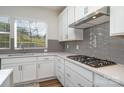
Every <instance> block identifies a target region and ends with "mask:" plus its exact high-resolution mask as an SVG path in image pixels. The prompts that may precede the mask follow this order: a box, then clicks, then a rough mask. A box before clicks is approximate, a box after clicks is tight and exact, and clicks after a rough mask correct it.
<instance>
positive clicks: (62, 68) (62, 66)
mask: <svg viewBox="0 0 124 93" xmlns="http://www.w3.org/2000/svg"><path fill="white" fill-rule="evenodd" d="M56 69H57V70H59V71H61V73H63V74H64V65H63V64H61V63H58V62H56Z"/></svg>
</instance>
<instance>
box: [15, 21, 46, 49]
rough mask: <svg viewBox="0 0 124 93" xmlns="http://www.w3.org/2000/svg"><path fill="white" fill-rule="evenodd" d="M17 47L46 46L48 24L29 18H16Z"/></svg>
mask: <svg viewBox="0 0 124 93" xmlns="http://www.w3.org/2000/svg"><path fill="white" fill-rule="evenodd" d="M15 28H16V33H15V37H16V39H15V42H16V43H15V47H16V48H45V47H46V45H47V40H46V33H47V25H46V24H45V23H41V22H35V21H29V20H16V23H15Z"/></svg>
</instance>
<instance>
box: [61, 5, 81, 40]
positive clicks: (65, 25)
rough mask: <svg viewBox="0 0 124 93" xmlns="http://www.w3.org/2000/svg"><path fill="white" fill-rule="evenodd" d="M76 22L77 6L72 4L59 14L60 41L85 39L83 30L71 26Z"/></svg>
mask: <svg viewBox="0 0 124 93" xmlns="http://www.w3.org/2000/svg"><path fill="white" fill-rule="evenodd" d="M74 22H75V7H73V6H70V7H67V8H65V10H64V11H63V12H62V13H61V14H60V15H59V41H72V40H83V31H82V30H78V31H77V30H76V29H74V28H70V27H69V25H70V24H72V23H74Z"/></svg>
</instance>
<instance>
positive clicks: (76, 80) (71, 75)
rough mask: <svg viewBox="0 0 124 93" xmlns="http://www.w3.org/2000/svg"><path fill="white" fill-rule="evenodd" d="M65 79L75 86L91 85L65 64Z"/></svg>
mask: <svg viewBox="0 0 124 93" xmlns="http://www.w3.org/2000/svg"><path fill="white" fill-rule="evenodd" d="M65 79H68V80H69V81H70V82H71V83H72V84H73V85H74V86H75V87H91V86H92V82H90V81H88V80H86V79H85V78H84V77H82V76H81V75H80V74H78V73H77V72H75V71H74V69H70V68H69V67H67V66H66V67H65ZM66 83H67V82H66ZM66 85H70V84H66Z"/></svg>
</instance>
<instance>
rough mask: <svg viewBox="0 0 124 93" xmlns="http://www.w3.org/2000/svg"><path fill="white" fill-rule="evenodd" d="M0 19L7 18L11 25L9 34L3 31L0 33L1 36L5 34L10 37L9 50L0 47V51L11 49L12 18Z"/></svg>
mask: <svg viewBox="0 0 124 93" xmlns="http://www.w3.org/2000/svg"><path fill="white" fill-rule="evenodd" d="M0 17H7V18H8V23H9V24H10V31H9V32H4V31H1V32H0V35H1V34H4V35H6V34H7V35H9V47H8V48H1V47H0V50H5V49H11V22H10V21H11V18H10V17H8V16H0Z"/></svg>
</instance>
